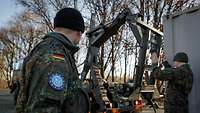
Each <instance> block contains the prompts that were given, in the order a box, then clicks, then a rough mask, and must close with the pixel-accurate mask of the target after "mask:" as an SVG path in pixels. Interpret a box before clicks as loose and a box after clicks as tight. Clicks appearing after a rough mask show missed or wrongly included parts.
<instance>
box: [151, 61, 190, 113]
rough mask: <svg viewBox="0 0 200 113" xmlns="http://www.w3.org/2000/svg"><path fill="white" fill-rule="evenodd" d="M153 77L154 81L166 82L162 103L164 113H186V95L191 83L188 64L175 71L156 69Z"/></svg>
mask: <svg viewBox="0 0 200 113" xmlns="http://www.w3.org/2000/svg"><path fill="white" fill-rule="evenodd" d="M168 67H169V66H168ZM154 75H155V78H156V79H159V80H163V81H168V85H167V88H166V96H165V103H164V104H165V106H164V109H165V113H188V112H189V110H188V94H189V93H190V91H191V89H192V83H193V73H192V70H191V69H190V66H189V64H184V65H182V66H180V67H178V68H175V69H173V68H165V69H164V70H160V69H159V68H157V69H155V72H154Z"/></svg>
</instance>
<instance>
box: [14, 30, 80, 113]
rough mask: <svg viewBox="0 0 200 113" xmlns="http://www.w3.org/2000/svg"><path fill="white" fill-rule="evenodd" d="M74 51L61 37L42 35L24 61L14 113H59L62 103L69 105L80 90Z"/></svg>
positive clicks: (73, 47) (75, 48)
mask: <svg viewBox="0 0 200 113" xmlns="http://www.w3.org/2000/svg"><path fill="white" fill-rule="evenodd" d="M78 49H79V48H78V47H77V46H75V45H73V44H72V43H71V42H70V41H69V40H68V39H67V38H66V37H64V36H63V35H61V34H58V33H55V32H52V33H49V34H47V35H46V36H45V38H44V39H43V41H42V42H40V43H39V44H38V45H37V46H36V47H35V48H34V49H33V50H32V51H31V53H30V54H29V55H28V56H27V57H26V58H25V60H24V63H23V69H22V78H21V81H20V82H21V84H22V85H21V88H20V93H19V96H18V102H17V106H16V111H17V113H61V112H62V111H63V110H62V109H61V108H62V106H63V103H65V104H66V100H69V101H67V102H68V103H70V105H73V102H74V101H75V97H77V96H78V93H77V92H78V89H79V88H80V87H81V86H80V81H79V79H78V71H77V68H76V65H75V60H74V57H73V55H74V53H75V52H77V50H78ZM69 112H70V111H69ZM62 113H63V112H62ZM70 113H75V112H70ZM82 113H83V112H82Z"/></svg>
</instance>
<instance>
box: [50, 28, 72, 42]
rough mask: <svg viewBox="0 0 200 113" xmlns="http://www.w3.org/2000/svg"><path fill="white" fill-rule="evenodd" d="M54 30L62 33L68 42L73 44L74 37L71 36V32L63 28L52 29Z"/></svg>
mask: <svg viewBox="0 0 200 113" xmlns="http://www.w3.org/2000/svg"><path fill="white" fill-rule="evenodd" d="M54 31H55V32H57V33H60V34H63V35H64V36H65V38H67V39H69V40H70V42H71V43H72V44H74V38H73V34H72V33H71V32H69V31H67V30H65V29H64V28H55V29H54Z"/></svg>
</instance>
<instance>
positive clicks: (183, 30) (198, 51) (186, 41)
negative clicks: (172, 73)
mask: <svg viewBox="0 0 200 113" xmlns="http://www.w3.org/2000/svg"><path fill="white" fill-rule="evenodd" d="M164 37H165V39H164V49H165V51H166V53H167V57H168V60H169V62H170V63H172V59H173V56H174V54H175V53H177V52H182V51H183V52H186V53H187V54H188V56H189V64H190V65H191V68H192V70H193V73H194V82H193V88H192V92H191V94H190V95H189V108H190V113H199V112H200V7H194V8H191V9H188V10H185V11H183V12H179V13H176V14H174V15H171V16H170V17H169V18H168V19H166V17H165V19H164Z"/></svg>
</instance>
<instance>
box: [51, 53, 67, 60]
mask: <svg viewBox="0 0 200 113" xmlns="http://www.w3.org/2000/svg"><path fill="white" fill-rule="evenodd" d="M49 59H50V61H65V55H64V54H58V53H55V54H51V55H49Z"/></svg>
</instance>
